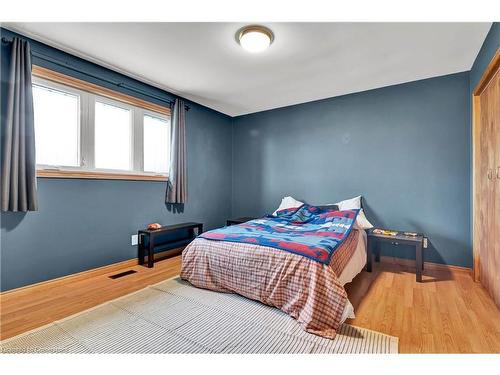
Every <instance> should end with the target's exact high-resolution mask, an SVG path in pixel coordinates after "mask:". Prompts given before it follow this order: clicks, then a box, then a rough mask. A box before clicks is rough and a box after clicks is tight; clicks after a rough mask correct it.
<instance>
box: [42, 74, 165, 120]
mask: <svg viewBox="0 0 500 375" xmlns="http://www.w3.org/2000/svg"><path fill="white" fill-rule="evenodd" d="M32 73H33V75H34V76H36V77H40V78H43V79H47V80H49V81H53V82H57V83H62V84H64V85H67V86H70V87H74V88H76V89H79V90H83V91H88V92H91V93H93V94H97V95H101V96H104V97H106V98H110V99H114V100H118V101H120V102H123V103H126V104H129V105H133V106H137V107H141V108H144V109H147V110H150V111H153V112H158V113H161V114H163V115H167V116H170V108H168V107H164V106H161V105H158V104H154V103H151V102H148V101H146V100H142V99H139V98H136V97H134V96H130V95H126V94H122V93H120V92H117V91H115V90H110V89H108V88H105V87H102V86H99V85H95V84H93V83H90V82H86V81H83V80H81V79H78V78H74V77H70V76H67V75H65V74H62V73H59V72H55V71H53V70H50V69H47V68H43V67H41V66H38V65H33V68H32Z"/></svg>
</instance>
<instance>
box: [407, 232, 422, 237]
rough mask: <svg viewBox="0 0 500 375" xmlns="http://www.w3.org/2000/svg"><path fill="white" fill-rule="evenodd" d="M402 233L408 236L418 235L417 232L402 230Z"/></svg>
mask: <svg viewBox="0 0 500 375" xmlns="http://www.w3.org/2000/svg"><path fill="white" fill-rule="evenodd" d="M403 234H404V235H405V236H408V237H417V236H418V233H416V232H403Z"/></svg>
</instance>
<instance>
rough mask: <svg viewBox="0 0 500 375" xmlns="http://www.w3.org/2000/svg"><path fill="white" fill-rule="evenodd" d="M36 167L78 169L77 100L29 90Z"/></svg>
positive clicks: (53, 91)
mask: <svg viewBox="0 0 500 375" xmlns="http://www.w3.org/2000/svg"><path fill="white" fill-rule="evenodd" d="M33 101H34V103H36V105H35V106H34V117H35V134H36V138H35V145H36V163H37V164H41V165H62V166H72V167H79V166H80V160H79V154H80V144H79V140H80V137H79V135H78V134H79V132H80V126H79V122H80V121H79V117H80V114H79V112H80V104H79V102H80V97H79V96H78V95H75V94H72V93H70V92H67V91H60V90H57V89H55V88H47V87H44V86H38V85H34V86H33Z"/></svg>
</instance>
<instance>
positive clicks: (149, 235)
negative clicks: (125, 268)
mask: <svg viewBox="0 0 500 375" xmlns="http://www.w3.org/2000/svg"><path fill="white" fill-rule="evenodd" d="M195 229H196V231H197V233H196V235H200V234H201V233H202V232H203V224H201V223H181V224H175V225H166V226H164V227H161V228H159V229H154V230H149V229H142V230H140V231H138V232H137V236H138V243H137V250H138V253H139V264H144V257H145V255H146V247H147V249H148V268H152V267H153V265H154V253H155V250H164V249H168V248H172V246H173V245H176V243H177V242H178V241H172V240H168V241H157V237H158V236H160V235H163V234H166V233H172V232H177V231H181V230H188V231H189V232H190V234H191V236H190V237H191V238H190V240H189V242H191V241H192V240H193V239H194V238H195V234H194V230H195ZM146 243H147V246H146ZM183 244H184V245H185V244H187V243H186V241H183Z"/></svg>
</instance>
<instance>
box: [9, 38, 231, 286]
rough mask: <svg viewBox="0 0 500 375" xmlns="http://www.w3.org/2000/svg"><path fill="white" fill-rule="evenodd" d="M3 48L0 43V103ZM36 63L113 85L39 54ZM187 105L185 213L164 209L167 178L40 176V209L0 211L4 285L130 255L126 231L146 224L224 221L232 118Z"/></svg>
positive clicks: (81, 64)
mask: <svg viewBox="0 0 500 375" xmlns="http://www.w3.org/2000/svg"><path fill="white" fill-rule="evenodd" d="M13 35H14V34H13V33H11V32H9V31H7V30H5V29H2V30H1V36H2V37H7V38H9V39H10V38H12V36H13ZM7 47H8V46H7V45H5V44H2V56H1V58H2V109H3V108H5V97H4V95H3V94H4V92H5V91H4V89H5V69H6V67H7V65H8V64H6V62H7V61H8V48H7ZM32 49H33V50H34V51H36V52H42V53H44V54H46V55H49V56H51V57H53V58H55V59H57V60H58V61H63V62H66V63H68V64H70V65H71V66H74V67H77V68H79V69H82V70H84V71H86V72H89V73H91V74H94V75H96V76H98V77H103V78H105V79H113V80H117V81H121V82H126V83H128V84H129V85H132V86H134V87H135V88H139V89H141V90H145V91H147V92H148V93H152V94H154V95H159V96H161V97H164V98H165V99H168V98H171V96H170V95H169V94H168V93H166V92H163V91H161V90H159V89H155V88H152V87H150V86H148V85H145V84H142V83H140V82H138V81H135V80H133V79H130V78H127V77H125V76H122V75H120V74H118V73H116V72H112V71H110V70H107V69H104V68H102V67H99V66H97V65H95V64H92V63H89V62H87V61H84V60H81V59H78V58H76V57H73V56H71V55H68V54H65V53H63V52H61V51H58V50H55V49H53V48H50V47H48V46H46V45H43V44H41V43H37V42H35V41H32ZM34 63H36V64H38V65H42V66H46V67H48V68H51V69H54V70H57V71H60V72H62V73H66V74H69V75H73V76H76V77H77V78H82V79H86V80H88V81H91V82H95V83H98V84H102V85H105V86H108V87H110V88H112V89H117V88H116V87H114V86H110V85H106V84H103V83H102V82H100V81H99V80H98V79H91V78H89V77H88V76H85V75H81V74H77V73H75V72H74V71H73V70H70V69H65V68H61V67H60V66H58V65H54V64H50V63H47V62H45V61H42V60H38V59H36V58H34ZM121 91H123V92H125V93H128V94H131V95H135V96H137V94H136V93H134V92H127V90H123V89H121ZM143 99H148V100H151V99H150V98H148V97H143ZM158 104H164V103H162V102H158ZM188 104H189V105H190V107H191V109H190V111H188V112H187V114H186V123H187V142H188V145H187V146H188V179H189V184H188V194H189V202H188V203H187V204H186V206H185V210H184V212H183V213H172V212H169V211H168V210H167V208H166V207H165V205H164V195H165V184H164V183H161V182H149V181H110V180H107V181H106V180H63V179H47V178H39V179H38V194H39V205H40V209H39V211H38V212H29V213H27V214H22V213H3V212H2V214H1V241H0V244H1V249H0V250H1V258H0V260H1V262H0V263H1V279H0V282H1V290H8V289H12V288H16V287H20V286H23V285H27V284H31V283H35V282H39V281H43V280H48V279H51V278H55V277H59V276H63V275H67V274H71V273H75V272H79V271H83V270H87V269H90V268H93V267H99V266H103V265H106V264H111V263H114V262H118V261H122V260H125V259H130V258H133V257H135V256H136V249H135V246H131V245H130V236H131V235H132V234H134V233H137V229H138V228H143V227H144V226H145V225H146V224H147V223H151V222H155V221H157V222H160V223H163V224H171V223H179V222H185V221H201V222H203V223H204V224H205V226H206V228H214V227H217V226H221V225H223V224H224V222H225V220H226V219H227V218H228V217H229V215H230V210H231V207H230V200H229V199H228V197H230V196H231V152H232V145H231V132H232V130H231V121H232V120H231V118H230V117H228V116H226V115H223V114H221V113H218V112H216V111H213V110H210V109H208V108H206V107H203V106H200V105H198V104H195V103H191V102H189V103H188ZM3 114H5V111H4V110H2V115H3Z"/></svg>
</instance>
